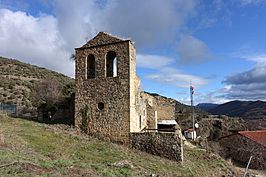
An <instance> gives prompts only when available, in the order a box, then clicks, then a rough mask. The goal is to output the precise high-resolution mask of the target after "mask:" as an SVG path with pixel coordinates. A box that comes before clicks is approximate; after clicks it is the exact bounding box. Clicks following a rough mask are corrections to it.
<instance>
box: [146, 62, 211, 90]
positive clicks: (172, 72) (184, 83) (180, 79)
mask: <svg viewBox="0 0 266 177" xmlns="http://www.w3.org/2000/svg"><path fill="white" fill-rule="evenodd" d="M147 78H148V79H151V80H153V81H156V82H159V83H163V84H170V85H174V86H177V87H183V88H188V87H189V85H190V82H192V83H193V85H194V86H195V87H200V86H203V85H206V84H207V83H208V80H207V79H205V78H201V77H198V76H193V75H190V74H185V73H182V72H180V71H178V70H176V69H175V68H171V67H165V68H162V69H161V70H159V72H158V73H156V74H150V75H148V76H147Z"/></svg>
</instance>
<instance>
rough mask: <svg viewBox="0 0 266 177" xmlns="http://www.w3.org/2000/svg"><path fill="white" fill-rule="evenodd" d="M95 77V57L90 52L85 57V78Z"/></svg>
mask: <svg viewBox="0 0 266 177" xmlns="http://www.w3.org/2000/svg"><path fill="white" fill-rule="evenodd" d="M92 78H95V58H94V55H92V54H90V55H88V57H87V79H92Z"/></svg>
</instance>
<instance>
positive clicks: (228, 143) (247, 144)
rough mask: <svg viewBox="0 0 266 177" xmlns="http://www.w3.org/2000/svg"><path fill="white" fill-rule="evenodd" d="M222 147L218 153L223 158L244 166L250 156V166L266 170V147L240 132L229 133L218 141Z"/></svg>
mask: <svg viewBox="0 0 266 177" xmlns="http://www.w3.org/2000/svg"><path fill="white" fill-rule="evenodd" d="M219 143H220V145H221V147H222V148H223V150H222V152H220V154H221V155H222V156H224V157H225V158H232V160H234V161H236V162H238V163H241V164H242V165H243V166H246V165H247V163H248V161H249V158H250V156H251V155H252V156H253V159H252V161H251V163H250V168H254V169H260V170H266V147H265V146H263V145H261V144H258V143H256V142H254V141H252V140H250V139H248V138H246V137H244V136H242V135H240V134H234V135H229V136H227V137H224V138H222V139H220V141H219Z"/></svg>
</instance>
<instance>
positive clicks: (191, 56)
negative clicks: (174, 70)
mask: <svg viewBox="0 0 266 177" xmlns="http://www.w3.org/2000/svg"><path fill="white" fill-rule="evenodd" d="M177 50H178V53H179V55H180V62H181V63H185V64H195V63H202V62H205V61H206V60H209V59H211V54H210V52H209V49H208V46H207V45H206V44H205V43H204V42H203V41H201V40H199V39H197V38H195V37H193V36H191V35H181V38H180V42H179V44H178V49H177Z"/></svg>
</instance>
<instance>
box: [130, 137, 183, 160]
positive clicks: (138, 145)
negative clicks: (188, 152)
mask: <svg viewBox="0 0 266 177" xmlns="http://www.w3.org/2000/svg"><path fill="white" fill-rule="evenodd" d="M130 139H131V141H130V142H131V147H132V148H135V149H138V150H141V151H145V152H148V153H150V154H153V155H158V156H161V157H166V158H168V159H172V160H176V161H182V160H183V141H182V139H181V137H180V135H179V134H174V133H157V132H145V133H131V134H130Z"/></svg>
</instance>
